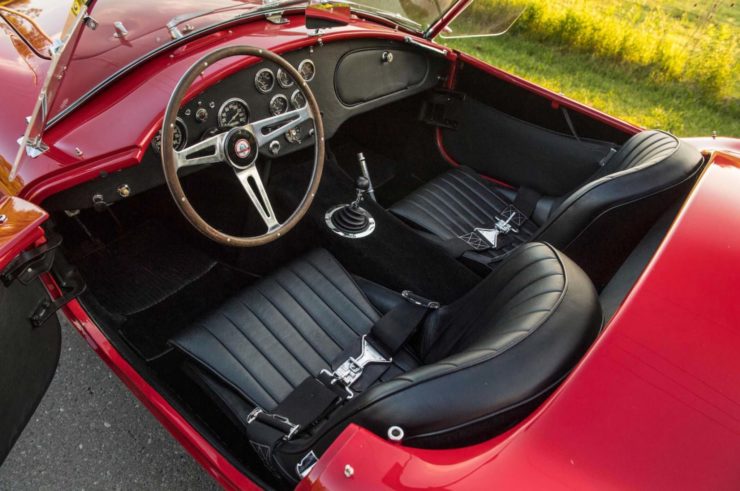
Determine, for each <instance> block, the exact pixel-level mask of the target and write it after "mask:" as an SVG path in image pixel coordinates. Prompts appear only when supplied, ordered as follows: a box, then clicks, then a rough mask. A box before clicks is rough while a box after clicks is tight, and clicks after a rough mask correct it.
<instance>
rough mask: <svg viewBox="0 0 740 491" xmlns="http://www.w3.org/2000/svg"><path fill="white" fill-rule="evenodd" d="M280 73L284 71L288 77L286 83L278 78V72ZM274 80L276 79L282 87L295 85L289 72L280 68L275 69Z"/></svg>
mask: <svg viewBox="0 0 740 491" xmlns="http://www.w3.org/2000/svg"><path fill="white" fill-rule="evenodd" d="M281 73H284V74H285V75H286V76H287V77H288V83H287V84H284V83H283V82H282V81H281V80H280V74H281ZM275 80H277V83H278V85H280V87H282V88H284V89H287V88H288V87H292V86H293V85H295V80H293V78H292V77H291V76H290V74H289V73H288V72H286V71H285V70H283V69H282V68H278V69H277V72H275Z"/></svg>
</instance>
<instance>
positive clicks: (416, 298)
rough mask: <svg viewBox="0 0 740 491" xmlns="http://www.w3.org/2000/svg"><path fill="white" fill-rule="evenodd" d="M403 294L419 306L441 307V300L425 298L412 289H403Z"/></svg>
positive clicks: (408, 300)
mask: <svg viewBox="0 0 740 491" xmlns="http://www.w3.org/2000/svg"><path fill="white" fill-rule="evenodd" d="M401 296H402V297H403V298H404V299H406V301H407V302H411V303H412V304H414V305H418V306H419V307H424V308H425V309H431V310H436V309H438V308H439V302H435V301H434V300H429V299H428V298H424V297H422V296H421V295H417V294H416V293H414V292H412V291H411V290H404V291H402V292H401Z"/></svg>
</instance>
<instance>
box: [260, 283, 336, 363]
mask: <svg viewBox="0 0 740 491" xmlns="http://www.w3.org/2000/svg"><path fill="white" fill-rule="evenodd" d="M279 286H280V287H281V288H282V286H281V285H279ZM282 289H283V290H284V288H282ZM256 290H257V293H259V294H260V295H261V296H262V297H263V298H264V299H265V300H267V302H268V303H269V304H270V305H272V307H273V308H274V309H275V311H277V313H278V314H280V317H282V318H283V319H285V321H286V322H287V323H288V324H290V326H291V327H292V328H293V330H295V331H296V332H297V333H298V335H299V336H300V337H301V339H303V341H305V343H306V344H307V345H308V346H309V347H310V348H311V349H312V350H313V351H314V353H316V354H317V355H319V357H320V358H321V359H322V360H324V362H326V363H327V364H329V360H327V359H326V358H324V355H323V354H322V353H321V352H320V351H319V350H317V349H316V347H315V346H314V345H313V344H312V343H311V342H310V341H309V340H308V339H307V338H306V336H305V335H304V333H303V332H302V331H301V330H300V329H299V328H298V326H297V325H296V324H294V323H293V321H291V320H290V319H289V318H288V316H287V315H285V314H284V313H283V311H282V310H281V309H280V308H279V307H278V306H277V304H276V303H275V302H273V301H272V300H270V299H269V298H268V297H267V295H265V294H264V293H262V290H260V289H259V287H257V288H256ZM287 293H288V295H289V296H290V297H291V298H293V296H292V295H291V294H290V292H287ZM296 303H298V302H297V301H296ZM298 305H300V303H299V304H298ZM301 308H302V309H303V306H301ZM303 311H304V312H306V310H305V309H303ZM255 315H256V314H255ZM306 315H308V316H309V317H310V314H308V312H306ZM312 319H313V318H312ZM314 322H315V321H314ZM316 326H317V327H318V328H319V331H322V332H323V333H324V334H325V335H326V337H327V338H329V340H331V342H333V343H334V344H335V345H337V347H338V348H339V349H341V346H339V344H337V342H336V341H335V340H334V338H332V337H331V336H330V335H329V334H328V333H327V332H326V331H324V329H323V328H322V327H321V326H320V325H319V324H318V323H316ZM275 338H276V339H278V337H277V336H275ZM278 341H280V340H279V339H278ZM280 344H283V343H282V341H280ZM285 349H286V350H287V349H288V348H287V347H286V348H285ZM288 351H290V352H291V353H293V352H292V351H291V350H288ZM293 356H295V357H296V359H298V361H299V362H300V363H301V365H302V366H303V368H305V369H306V372H308V374H309V375H312V373H311V370H310V369H309V368H308V367H306V365H304V364H303V361H302V360H300V359H299V358H298V355H296V354H295V353H293Z"/></svg>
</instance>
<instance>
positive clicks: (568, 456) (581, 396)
mask: <svg viewBox="0 0 740 491" xmlns="http://www.w3.org/2000/svg"><path fill="white" fill-rule="evenodd" d="M289 19H290V23H289V24H287V25H275V24H271V23H268V22H263V21H258V22H251V23H246V24H243V25H241V26H239V27H235V28H233V29H232V30H229V31H224V32H220V33H217V34H212V35H210V36H208V37H205V38H201V39H198V40H195V41H192V42H190V43H189V44H188V45H185V46H182V47H180V48H178V49H177V50H175V51H174V52H172V53H165V54H163V55H161V56H159V57H157V58H154V59H152V60H150V61H149V62H147V63H146V64H144V65H142V66H141V67H139V68H138V69H137V70H135V71H134V72H132V73H131V74H130V75H129V76H128V77H126V78H125V79H124V80H121V81H119V82H117V83H114V84H113V85H111V86H110V87H109V88H108V89H106V90H105V91H104V92H103V93H101V94H100V95H98V96H96V97H95V98H93V99H91V100H90V101H89V102H88V103H87V104H86V105H85V106H84V107H82V108H80V109H79V110H77V111H75V112H73V113H72V114H71V115H70V116H69V117H68V118H67V119H65V120H63V121H62V122H60V123H59V124H58V125H56V126H54V127H53V128H52V130H50V131H49V132H48V134H46V135H45V137H44V140H45V142H46V143H47V144H49V145H50V146H51V149H50V150H49V151H48V152H46V153H44V154H43V155H41V156H39V157H38V158H36V159H26V160H25V162H24V165H23V167H22V169H21V172H20V177H19V179H18V180H17V181H14V182H12V183H11V182H8V181H7V174H8V171H9V166H10V164H9V160H12V157H13V156H14V155H15V152H16V150H17V143H16V139H17V137H18V136H20V135H21V134H22V133H23V129H24V121H23V117H24V116H25V115H26V114H28V112H30V110H31V108H32V107H33V100H34V97H35V96H36V93H37V92H38V85H39V84H40V83H41V81H40V80H39V76H43V73H44V68H45V62H43V61H40V60H38V59H37V58H33V57H32V56H28V53H25V52H23V50H22V48H21V47H20V46H16V45H15V44H7V43H6V44H2V43H0V62H2V63H3V64H4V68H3V66H0V69H2V70H3V71H2V73H3V80H4V83H6V84H8V85H6V87H7V88H9V90H12V91H14V92H13V93H14V97H13V98H10V99H9V100H7V102H6V107H4V111H5V112H4V116H5V117H4V118H0V190H5V191H7V192H8V193H11V194H17V195H20V196H23V197H26V198H27V199H29V200H31V201H34V202H36V203H39V202H41V201H42V200H43V199H44V198H46V197H48V196H49V195H51V194H53V193H55V192H58V191H60V190H62V189H66V188H69V187H71V186H74V185H76V184H79V183H81V182H84V181H86V180H89V179H91V178H93V177H96V176H97V175H98V174H99V173H100V172H101V171H103V170H105V171H108V172H110V171H113V170H116V169H120V168H123V167H126V166H131V165H136V164H137V163H138V162H140V160H141V157H142V155H143V152H144V151H145V149H146V148H147V146H148V144H149V141H150V139H151V138H152V136H153V135H154V133H155V132H156V131H157V129H158V127H159V125H160V122H161V118H162V113H163V110H164V106H165V104H166V102H167V100H168V99H169V97H170V93H171V91H172V89H173V87H174V86H175V84H176V82H177V80H178V79H179V77H180V74H181V73H182V72H183V71H184V70H185V69H186V68H187V67H189V66H190V65H191V64H192V63H193V62H194V61H195V60H197V59H198V58H200V57H201V56H202V55H203V54H205V53H206V52H209V51H210V50H212V49H214V48H215V47H217V46H219V47H220V46H224V45H234V44H250V45H255V46H259V47H264V48H270V49H273V50H275V51H277V52H284V51H289V50H292V49H296V48H299V47H303V46H308V45H313V44H316V43H318V42H319V38H317V37H312V36H307V31H306V29H305V26H304V18H303V17H302V16H291V17H290V18H289ZM353 37H383V38H393V39H398V40H402V39H403V37H404V34H402V33H400V32H397V31H394V30H392V29H390V28H388V27H383V26H380V25H378V24H374V23H371V22H368V21H363V20H357V21H354V22H352V23H351V24H350V25H348V26H346V27H342V28H337V29H333V30H332V31H331V32H330V33H328V34H326V35H323V36H321V41H322V42H331V41H334V40H340V39H348V38H353ZM422 42H425V41H422ZM456 56H457V55H456V54H454V53H451V54H450V58H451V59H452V58H455V57H456ZM460 56H461V59H462V60H463V61H464V62H465V63H469V64H471V65H474V66H476V67H478V68H481V69H483V70H485V71H487V72H488V73H490V74H492V75H494V76H498V77H500V78H503V79H505V80H507V81H509V82H510V83H514V84H516V85H519V86H522V87H525V88H527V89H528V90H531V91H533V92H535V93H538V94H540V95H542V96H543V97H546V98H548V99H549V100H551V101H553V103H556V104H563V105H566V106H567V107H569V108H571V109H573V110H576V111H580V112H583V113H584V114H587V115H589V116H590V117H592V118H595V119H597V120H599V121H603V122H605V123H607V124H610V125H612V126H614V127H616V128H618V129H620V130H622V131H624V132H625V133H629V134H631V133H634V132H636V131H638V128H637V127H635V126H633V125H630V124H628V123H625V122H623V121H619V120H617V119H615V118H612V117H610V116H608V115H605V114H603V113H601V112H599V111H596V110H594V109H591V108H588V107H586V106H583V105H581V104H579V103H577V102H574V101H571V100H569V99H567V98H565V97H563V96H559V95H557V94H554V93H552V92H549V91H547V90H546V89H544V88H541V87H538V86H536V85H534V84H531V83H529V82H526V81H524V80H522V79H520V78H518V77H515V76H513V75H510V74H507V73H506V72H503V71H501V70H498V69H495V68H493V67H490V66H488V65H486V64H484V63H482V62H480V61H478V60H475V59H474V58H472V57H469V56H467V55H460ZM10 65H12V66H11V67H10V68H8V66H10ZM241 66H243V61H242V62H235V63H234V62H232V64H231V65H217V66H216V67H215V68H214V69H213V70H211V71H209V72H208V76H207V77H206V78H205V79H204V80H203V81H202V84H201V85H200V87H199V88H203V87H204V86H205V85H206V84H210V83H212V82H214V81H215V80H218V79H219V78H222V77H224V76H226V75H227V74H228V73H231V71H233V70H235V69H237V68H239V67H241ZM195 90H198V88H195ZM121 122H125V124H121ZM731 145H736V143H732V144H731ZM441 148H443V147H441ZM76 149H79V150H80V151H81V152H82V155H81V156H78V155H77V151H76ZM734 165H736V164H733V161H732V160H731V159H730V158H728V157H725V156H718V157H717V158H716V163H715V165H712V166H710V168H709V170H708V171H707V172H706V175H705V176H704V177H703V179H702V180H701V181H700V183H699V185H698V187H697V189H696V190H695V191H694V193H693V195H692V198H691V200H690V201H689V202H688V203H687V205H686V207H685V209H684V210H683V212H682V214H681V216H680V218H679V219H678V221H677V223H676V224H674V228H673V230H672V232H671V234H670V235H669V237H668V239H667V241H666V243H665V244H664V245H663V247H662V248H661V249H660V251H659V253H658V254H657V256H656V258H655V259H654V260H653V263H652V265H651V266H650V267H649V269H648V270H647V272H646V273H645V274H644V276H643V278H642V279H641V280H640V282H639V283H638V285H637V286H636V287H635V288H634V290H633V292H632V294H631V295H630V296H629V297H628V299H627V301H626V303H625V304H624V306H623V308H622V309H621V310H620V312H619V314H618V315H617V317H616V318H615V319H614V320H613V321H612V322H611V323H610V325H609V326H608V327H607V330H606V332H605V333H604V335H603V336H602V337H601V338H600V339H599V340H598V341H597V343H596V345H595V346H594V348H593V350H592V351H591V352H590V353H589V355H588V356H587V357H586V358H585V359H584V360H583V362H582V363H581V364H580V365H579V367H578V368H577V369H576V370H575V371H574V372H573V373H572V374H571V376H570V377H569V378H568V380H567V381H566V382H565V383H564V384H563V385H562V386H561V387H560V388H559V389H558V390H557V391H556V392H555V393H554V394H553V396H552V397H550V399H549V400H548V402H547V403H546V404H544V405H543V406H542V407H540V408H539V409H538V410H537V411H536V412H535V413H534V414H533V415H532V416H531V417H530V418H528V419H527V420H526V421H525V422H524V423H522V424H521V425H519V426H517V427H516V428H514V429H513V430H512V431H511V432H509V433H507V434H505V435H502V436H500V437H497V438H495V439H493V440H491V441H488V442H485V443H482V444H480V445H476V446H473V447H469V448H463V449H456V450H446V451H431V450H419V449H411V448H405V447H403V446H400V445H393V444H390V443H388V442H387V441H385V440H383V439H380V438H378V437H376V436H374V435H372V434H370V433H368V432H367V431H365V430H363V429H361V428H357V427H350V428H348V429H347V430H346V431H345V432H344V433H343V434H342V436H341V437H340V438H339V439H338V440H337V441H336V442H335V443H334V445H332V447H331V448H330V449H329V450H328V451H327V452H326V454H325V455H324V457H323V458H322V459H321V461H320V462H319V464H318V465H317V466H316V467H315V469H314V470H313V472H312V473H311V475H310V476H309V478H308V480H306V481H304V482H303V483H302V486H303V487H305V488H320V487H322V486H330V487H349V486H348V485H352V486H353V487H355V488H378V487H397V488H401V489H412V488H435V487H439V488H442V487H444V488H446V489H453V488H457V489H480V488H490V487H492V486H494V485H496V486H498V487H504V488H505V487H516V488H519V489H520V488H537V489H560V488H569V489H572V488H584V489H586V488H587V489H593V488H617V487H619V488H622V487H637V488H677V487H680V488H687V487H707V488H714V489H721V488H728V489H732V488H734V489H737V488H740V466H738V465H736V462H737V455H740V438H739V436H740V370H738V368H737V367H738V362H737V355H736V354H735V352H736V351H737V346H740V331H738V324H740V322H739V319H740V310H739V307H738V304H737V302H736V301H735V298H734V292H735V291H737V284H738V282H740V245H739V244H740V214H738V213H737V212H734V211H732V210H738V209H740V193H739V192H738V189H740V169H738V168H737V167H735V166H734ZM717 231H721V233H717ZM28 237H29V238H28V240H27V241H25V242H24V243H23V244H14V245H13V247H12V250H11V249H8V251H10V252H12V253H13V254H16V253H17V252H18V251H20V250H21V249H22V248H23V247H27V246H28V245H30V244H31V243H32V242H34V241H35V240H37V239H38V238H39V237H40V232H39V236H37V237H34V236H33V235H29V236H28ZM8 251H5V250H3V251H0V259H3V260H4V258H5V257H6V256H7V255H8V254H9V252H8ZM0 262H2V261H0ZM45 282H46V284H47V287H48V288H49V289H50V290H51V291H52V292H57V289H56V286H55V285H54V283H53V281H52V280H51V278H50V277H49V276H46V277H45ZM64 312H65V314H66V315H67V317H68V318H69V319H70V320H71V322H72V324H73V325H74V326H75V328H76V329H77V330H78V331H79V332H80V333H81V334H82V335H83V336H84V337H85V339H86V340H87V342H88V343H89V344H90V346H92V347H93V349H95V350H96V352H97V353H98V354H99V355H100V356H101V358H103V359H104V360H105V361H106V363H107V364H108V365H109V366H110V367H111V368H112V369H113V370H114V371H115V372H116V373H117V375H118V376H119V377H120V378H121V379H122V380H123V381H124V382H125V383H126V384H127V385H128V386H129V388H130V389H131V390H132V391H133V392H134V393H135V394H136V395H137V396H138V397H139V398H140V399H141V400H142V401H143V403H144V404H145V405H146V406H147V407H148V408H149V409H150V410H151V411H152V412H153V413H154V414H155V416H157V418H158V419H159V420H160V421H161V422H162V424H163V425H164V426H165V427H167V428H168V430H169V431H171V432H172V433H173V435H174V436H175V437H176V438H177V439H178V440H179V441H180V442H181V443H182V444H183V446H184V447H185V448H186V449H187V450H188V451H189V452H190V453H191V454H193V455H194V457H195V458H196V459H197V460H198V461H199V462H200V463H201V464H203V466H204V467H205V468H206V469H207V470H208V471H209V472H210V473H211V474H212V475H214V476H215V477H216V478H217V479H218V480H219V482H220V483H221V484H223V485H224V486H226V487H229V488H241V489H249V488H253V487H255V486H254V484H253V483H251V481H250V480H249V479H248V478H247V477H245V476H244V475H243V474H242V473H241V472H240V471H239V470H238V469H236V468H235V467H234V466H233V465H232V464H230V463H229V462H228V461H227V459H226V458H225V457H224V456H222V455H221V454H219V452H218V451H217V450H216V449H215V448H214V447H213V446H212V445H210V444H209V443H208V442H207V441H206V440H205V439H204V438H203V436H201V435H200V434H199V433H198V432H197V431H196V430H195V428H193V426H192V425H190V424H189V423H188V422H187V421H186V420H185V419H184V417H183V416H182V415H181V414H179V413H178V412H177V410H176V409H175V408H173V407H172V405H170V404H169V403H168V402H167V401H166V400H165V399H164V397H163V396H162V395H161V394H159V393H158V392H157V391H156V389H154V388H153V387H152V386H151V385H150V384H149V383H147V381H146V380H145V379H144V378H143V377H142V376H141V375H139V374H138V373H137V372H136V371H135V370H134V368H133V367H132V366H131V365H130V364H129V363H128V362H127V361H126V360H125V359H124V358H123V356H122V355H121V354H120V353H119V352H118V351H117V350H116V349H115V348H114V347H113V346H112V345H111V343H110V342H109V341H108V339H107V338H106V337H105V335H104V334H103V333H102V331H101V330H100V329H99V328H98V327H97V326H96V325H95V324H94V323H93V322H92V320H91V319H90V318H89V317H88V315H87V314H86V313H85V311H84V310H83V309H82V307H81V306H80V304H79V303H77V302H76V301H73V302H71V303H70V304H69V305H67V306H66V307H65V309H64ZM717 340H720V341H717ZM368 456H371V458H368ZM346 464H350V465H352V466H353V468H354V469H355V473H354V476H353V477H352V478H351V480H348V479H347V478H345V477H344V466H345V465H346Z"/></svg>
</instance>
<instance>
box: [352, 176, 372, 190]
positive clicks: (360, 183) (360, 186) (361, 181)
mask: <svg viewBox="0 0 740 491" xmlns="http://www.w3.org/2000/svg"><path fill="white" fill-rule="evenodd" d="M355 188H357V190H358V191H362V192H365V191H367V190H368V189H370V180H369V179H368V178H367V177H365V176H358V177H357V181H355Z"/></svg>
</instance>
